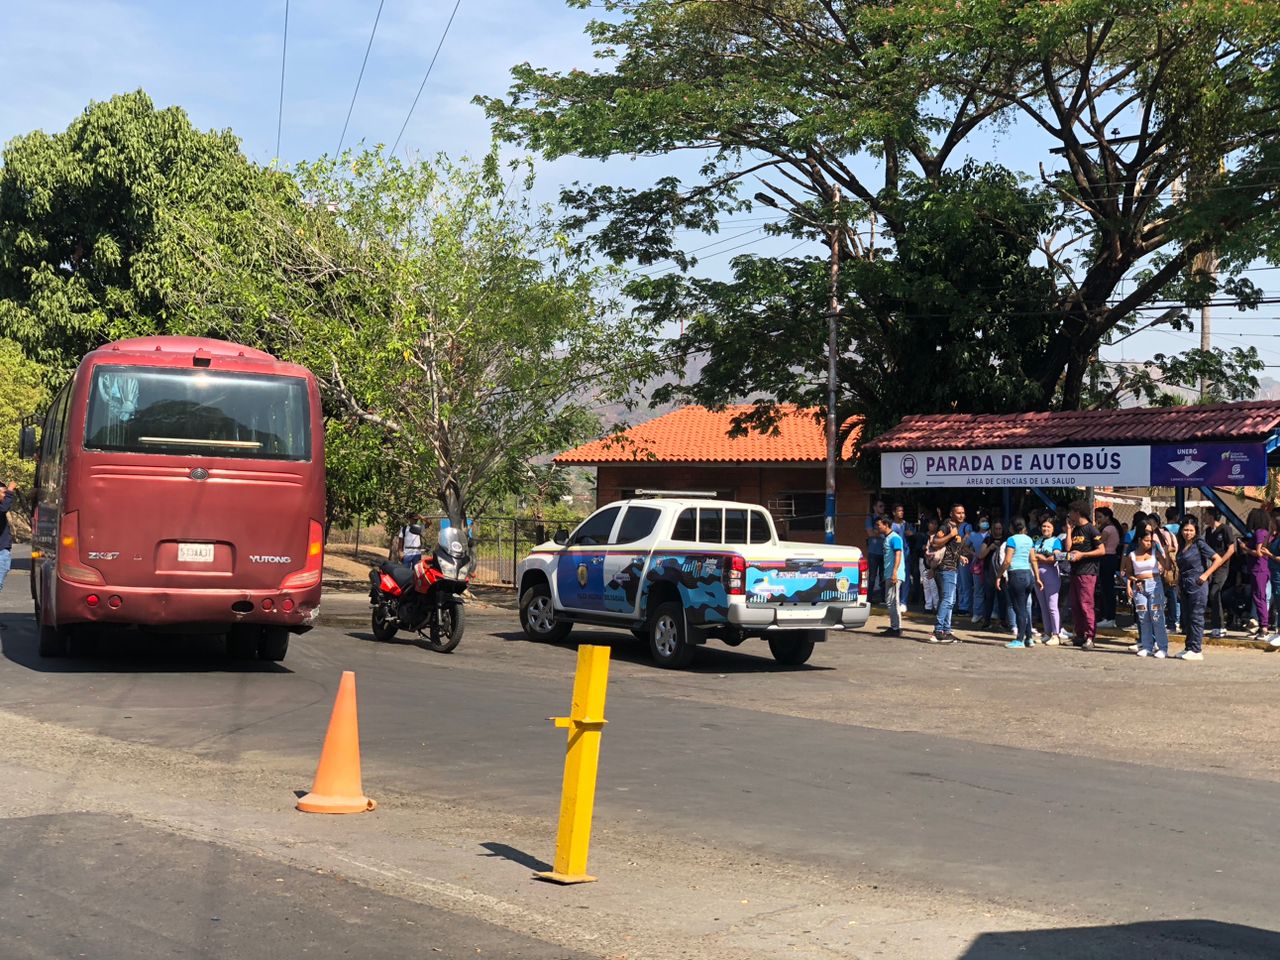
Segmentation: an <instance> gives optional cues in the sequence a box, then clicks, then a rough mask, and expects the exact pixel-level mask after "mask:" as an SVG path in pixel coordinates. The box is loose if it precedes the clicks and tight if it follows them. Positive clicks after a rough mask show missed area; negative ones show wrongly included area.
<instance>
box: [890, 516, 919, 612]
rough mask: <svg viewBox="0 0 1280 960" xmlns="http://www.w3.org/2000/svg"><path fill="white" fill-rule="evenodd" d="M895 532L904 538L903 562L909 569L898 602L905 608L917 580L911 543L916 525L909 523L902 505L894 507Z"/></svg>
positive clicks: (903, 580) (903, 579)
mask: <svg viewBox="0 0 1280 960" xmlns="http://www.w3.org/2000/svg"><path fill="white" fill-rule="evenodd" d="M893 532H894V533H896V534H897V535H898V536H900V537H901V538H902V562H903V563H904V564H906V567H907V575H906V576H905V577H903V578H902V590H901V591H900V592H899V598H900V599H899V601H898V603H899V606H902V607H905V606H906V605H907V603H908V602H909V601H910V599H911V584H912V582H913V581H914V580H915V571H914V570H913V569H912V567H911V541H912V539H913V538H914V537H915V534H916V525H915V524H914V523H910V522H908V520H907V508H906V507H904V506H903V505H902V504H901V503H895V504H894V505H893Z"/></svg>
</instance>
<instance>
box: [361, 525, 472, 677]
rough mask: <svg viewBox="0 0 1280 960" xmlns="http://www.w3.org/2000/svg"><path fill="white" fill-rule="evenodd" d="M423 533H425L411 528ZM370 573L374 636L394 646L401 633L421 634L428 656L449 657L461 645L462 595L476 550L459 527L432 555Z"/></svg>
mask: <svg viewBox="0 0 1280 960" xmlns="http://www.w3.org/2000/svg"><path fill="white" fill-rule="evenodd" d="M410 529H411V530H412V531H414V532H416V533H421V532H422V528H421V527H411V528H410ZM404 560H405V562H404V563H395V562H392V561H390V560H389V561H387V562H386V563H384V564H382V566H381V567H380V568H379V569H377V570H371V571H369V583H370V589H369V602H370V603H371V604H372V606H373V635H374V637H376V638H377V639H378V640H382V641H386V640H390V639H391V638H392V637H394V636H395V635H396V634H397V633H399V632H400V631H401V630H405V631H409V632H413V633H417V634H418V637H419V638H420V639H421V641H422V643H423V645H424V646H425V647H426V648H427V649H428V650H435V651H437V652H438V653H448V652H449V651H451V650H452V649H453V648H454V647H456V646H457V645H458V644H459V643H460V642H461V640H462V631H463V627H464V625H465V618H464V616H463V605H464V599H463V596H462V595H463V593H464V592H465V591H466V589H467V584H468V582H469V581H470V579H471V572H472V568H473V566H474V562H473V559H472V556H471V550H470V548H469V546H468V544H467V542H466V541H465V540H464V539H463V536H462V534H460V533H459V532H458V530H457V528H455V527H445V528H444V529H443V530H441V531H440V539H439V542H438V543H437V545H436V548H435V550H434V551H432V552H431V553H429V554H426V553H422V554H410V555H408V556H406V557H405V558H404Z"/></svg>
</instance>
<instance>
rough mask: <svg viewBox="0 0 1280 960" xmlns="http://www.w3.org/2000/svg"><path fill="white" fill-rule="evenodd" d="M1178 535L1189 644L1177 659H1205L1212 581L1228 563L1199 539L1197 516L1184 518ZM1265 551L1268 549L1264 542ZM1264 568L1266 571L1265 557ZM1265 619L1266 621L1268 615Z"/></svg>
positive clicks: (1179, 571) (1183, 601)
mask: <svg viewBox="0 0 1280 960" xmlns="http://www.w3.org/2000/svg"><path fill="white" fill-rule="evenodd" d="M1264 532H1265V531H1264ZM1178 533H1179V543H1178V588H1179V590H1180V591H1181V593H1182V627H1183V629H1184V630H1185V631H1186V636H1187V645H1186V647H1185V648H1184V649H1183V651H1182V652H1181V653H1180V654H1178V659H1179V660H1203V659H1204V652H1203V648H1202V643H1203V641H1204V611H1205V607H1206V606H1207V605H1208V602H1209V580H1210V579H1212V577H1213V575H1214V574H1215V573H1217V572H1218V568H1219V567H1220V566H1222V565H1223V564H1224V563H1225V562H1226V557H1220V556H1218V555H1217V554H1216V553H1214V552H1213V547H1211V546H1209V544H1207V543H1205V542H1204V540H1203V538H1201V536H1200V521H1198V520H1197V519H1196V518H1195V517H1193V516H1186V517H1183V518H1182V526H1181V528H1180V529H1179V531H1178ZM1262 549H1263V550H1265V549H1266V541H1265V540H1264V541H1263V542H1262ZM1263 569H1264V570H1265V569H1266V558H1265V557H1264V558H1263ZM1263 619H1264V620H1265V619H1266V614H1265V613H1264V614H1263Z"/></svg>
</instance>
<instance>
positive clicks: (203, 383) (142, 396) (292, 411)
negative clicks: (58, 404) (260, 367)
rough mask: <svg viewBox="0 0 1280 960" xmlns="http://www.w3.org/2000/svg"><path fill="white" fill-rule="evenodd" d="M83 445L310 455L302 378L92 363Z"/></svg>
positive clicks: (245, 455)
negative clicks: (110, 365) (92, 371)
mask: <svg viewBox="0 0 1280 960" xmlns="http://www.w3.org/2000/svg"><path fill="white" fill-rule="evenodd" d="M91 391H92V392H91V393H90V396H89V412H88V416H87V417H86V418H85V437H84V445H85V449H86V450H108V451H112V452H118V453H159V454H166V455H170V456H172V455H174V454H177V455H200V456H206V457H210V456H211V457H238V458H242V459H249V460H309V459H311V429H310V426H311V418H310V410H309V403H308V399H307V383H306V381H305V380H302V379H301V378H299V377H274V376H264V375H262V374H252V373H230V372H224V371H215V370H199V369H190V370H188V369H171V368H165V367H107V366H103V367H98V368H97V370H95V371H94V375H93V383H92V386H91Z"/></svg>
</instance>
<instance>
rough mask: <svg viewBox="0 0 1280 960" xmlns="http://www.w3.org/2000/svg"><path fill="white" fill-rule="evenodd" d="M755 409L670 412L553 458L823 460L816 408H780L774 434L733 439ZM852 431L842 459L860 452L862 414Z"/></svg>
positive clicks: (581, 462)
mask: <svg viewBox="0 0 1280 960" xmlns="http://www.w3.org/2000/svg"><path fill="white" fill-rule="evenodd" d="M752 409H754V408H753V407H752V405H750V404H741V405H737V406H731V407H726V408H725V409H724V410H708V409H707V408H706V407H698V406H692V407H681V408H680V409H679V410H675V411H673V412H672V413H668V414H664V415H663V416H661V417H656V418H655V419H653V420H650V421H648V422H647V423H641V424H637V425H636V426H634V427H632V428H630V429H629V430H625V431H623V432H622V433H618V434H613V435H611V436H608V437H604V438H602V439H600V440H594V441H592V442H591V443H588V444H584V445H583V446H581V447H578V448H577V449H576V450H568V451H565V452H564V453H562V454H560V455H559V456H558V457H556V458H555V462H556V463H558V464H560V465H561V466H588V465H593V464H601V463H635V462H638V461H645V462H650V463H823V462H826V459H827V441H826V437H825V431H824V430H823V428H822V424H821V423H819V422H818V421H817V420H816V419H814V414H815V411H813V410H811V409H805V408H802V407H795V406H781V407H780V408H779V409H780V411H781V417H780V418H779V420H778V425H777V432H776V433H760V432H758V431H755V430H753V431H751V432H750V433H748V434H747V435H746V436H742V437H731V436H729V431H730V430H731V429H732V428H733V418H734V417H735V416H738V415H739V414H742V413H747V412H749V411H751V410H752ZM850 424H852V425H853V429H852V431H851V432H850V434H849V436H848V438H847V439H846V440H845V443H844V450H843V451H842V453H841V458H842V459H844V460H852V459H854V458H855V457H856V456H857V446H858V441H859V439H860V438H861V436H862V420H861V418H855V419H851V420H850V421H848V423H846V426H848V425H850Z"/></svg>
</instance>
